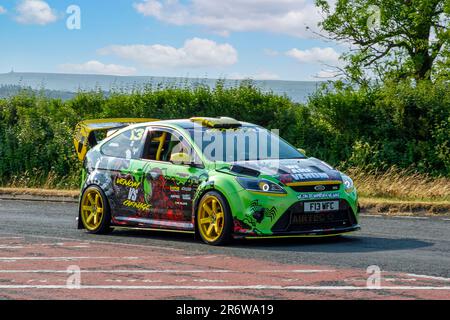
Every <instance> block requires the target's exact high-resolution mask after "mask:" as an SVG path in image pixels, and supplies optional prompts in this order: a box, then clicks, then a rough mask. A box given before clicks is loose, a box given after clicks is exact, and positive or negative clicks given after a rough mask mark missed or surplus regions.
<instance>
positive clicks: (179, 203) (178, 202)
mask: <svg viewBox="0 0 450 320" xmlns="http://www.w3.org/2000/svg"><path fill="white" fill-rule="evenodd" d="M175 204H176V205H178V206H183V207H185V206H187V205H188V203H187V202H182V201H175Z"/></svg>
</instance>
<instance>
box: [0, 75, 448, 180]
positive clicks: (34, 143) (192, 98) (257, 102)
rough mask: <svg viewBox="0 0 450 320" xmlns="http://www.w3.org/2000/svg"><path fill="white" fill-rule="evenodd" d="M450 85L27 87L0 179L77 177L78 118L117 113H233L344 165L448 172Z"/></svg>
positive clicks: (16, 105) (3, 135)
mask: <svg viewBox="0 0 450 320" xmlns="http://www.w3.org/2000/svg"><path fill="white" fill-rule="evenodd" d="M448 89H449V88H448V86H447V85H446V84H431V83H421V84H419V85H415V86H413V85H409V84H390V85H386V86H385V87H383V88H372V89H359V90H352V89H348V88H347V89H345V88H342V89H339V90H337V89H335V90H334V91H332V92H331V91H328V90H326V89H323V90H320V91H319V92H317V93H316V94H315V95H314V96H312V97H311V98H310V100H309V102H308V103H307V104H305V105H301V104H296V103H293V102H292V101H291V100H290V99H289V98H287V97H282V96H277V95H275V94H273V93H263V92H261V91H260V90H259V89H257V88H255V87H254V86H253V85H252V84H251V83H249V82H243V83H241V84H240V85H239V86H237V87H235V88H230V89H225V88H224V87H223V86H222V84H221V83H220V82H219V83H218V84H217V86H216V88H215V89H210V88H208V87H205V86H199V87H197V88H193V89H192V88H152V87H147V88H146V89H145V90H141V91H136V92H132V93H120V92H116V93H113V94H111V95H109V96H105V95H104V94H103V93H101V92H89V93H79V94H77V95H76V96H75V97H74V98H73V99H70V100H67V101H61V100H58V99H49V98H45V97H43V96H41V95H39V94H36V93H33V92H30V91H24V92H21V93H20V94H18V95H16V96H14V97H11V98H8V99H0V159H1V161H0V184H3V185H7V184H20V185H27V186H42V185H48V186H53V187H63V188H65V187H67V188H72V187H75V186H77V184H78V173H79V169H80V168H79V163H78V161H77V160H76V155H75V153H74V149H73V144H72V133H73V128H74V126H75V124H76V123H77V122H79V121H81V120H83V119H91V118H109V117H154V118H159V119H170V118H186V117H192V116H199V115H202V116H230V117H234V118H237V119H239V120H243V121H249V122H253V123H257V124H259V125H262V126H264V127H267V128H278V129H280V131H281V135H282V136H283V137H284V138H286V139H287V140H288V141H290V142H291V143H293V144H294V145H296V146H298V147H302V148H304V149H306V150H307V152H308V154H309V155H311V156H316V157H319V158H321V159H323V160H326V161H328V162H330V163H331V164H333V165H339V166H341V167H344V168H345V167H348V166H357V167H362V168H368V169H369V168H370V169H387V168H389V167H391V166H394V165H395V166H398V167H401V168H413V169H414V170H417V171H419V172H427V173H431V174H434V175H447V176H448V175H450V93H449V92H450V91H449V90H448Z"/></svg>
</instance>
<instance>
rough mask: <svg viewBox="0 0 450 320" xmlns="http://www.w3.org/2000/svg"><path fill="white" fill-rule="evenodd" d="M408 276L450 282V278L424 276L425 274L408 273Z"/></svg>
mask: <svg viewBox="0 0 450 320" xmlns="http://www.w3.org/2000/svg"><path fill="white" fill-rule="evenodd" d="M408 276H409V277H415V278H422V279H430V280H440V281H450V278H444V277H436V276H427V275H423V274H414V273H408Z"/></svg>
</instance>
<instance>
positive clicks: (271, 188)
mask: <svg viewBox="0 0 450 320" xmlns="http://www.w3.org/2000/svg"><path fill="white" fill-rule="evenodd" d="M236 180H237V182H239V184H240V185H241V186H242V188H244V189H246V190H249V191H257V192H265V193H278V194H284V193H286V191H285V190H284V189H283V188H282V187H281V186H280V185H278V184H276V183H274V182H272V181H269V180H265V179H252V178H243V177H237V178H236Z"/></svg>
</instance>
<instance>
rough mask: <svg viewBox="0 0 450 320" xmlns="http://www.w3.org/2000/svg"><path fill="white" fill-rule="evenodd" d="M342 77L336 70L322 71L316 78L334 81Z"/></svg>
mask: <svg viewBox="0 0 450 320" xmlns="http://www.w3.org/2000/svg"><path fill="white" fill-rule="evenodd" d="M338 77H340V73H339V72H338V71H336V70H329V69H327V70H321V71H319V72H318V73H317V74H316V75H315V76H314V78H320V79H334V78H338Z"/></svg>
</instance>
